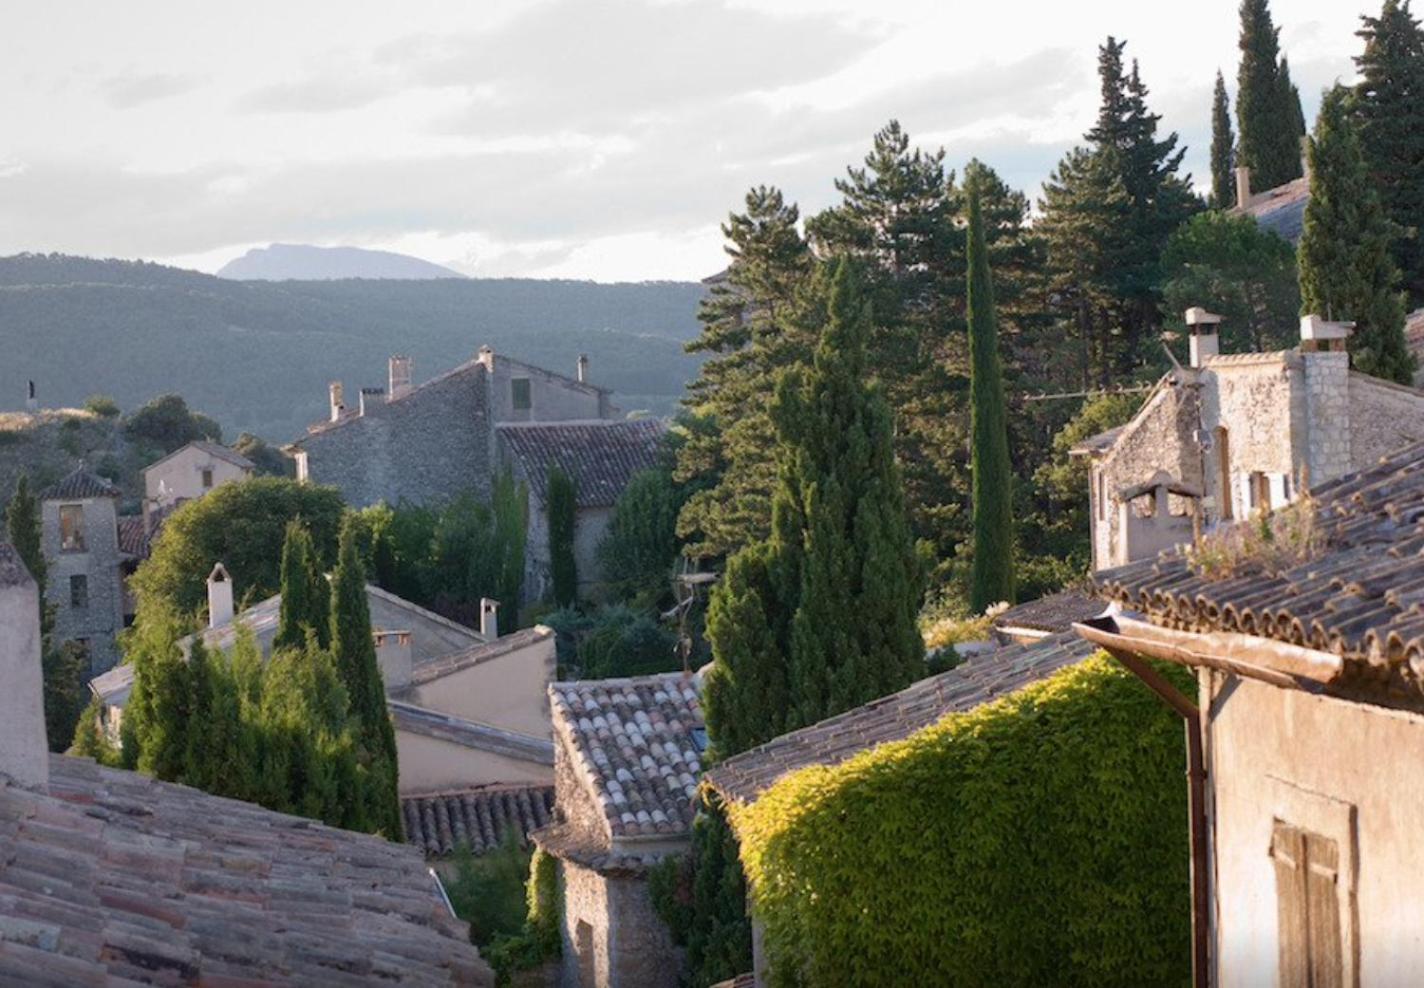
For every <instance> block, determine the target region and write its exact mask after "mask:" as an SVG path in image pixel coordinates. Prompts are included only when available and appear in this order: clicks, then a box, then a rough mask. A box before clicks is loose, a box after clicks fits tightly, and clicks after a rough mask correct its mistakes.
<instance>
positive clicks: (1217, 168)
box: [1211, 70, 1236, 209]
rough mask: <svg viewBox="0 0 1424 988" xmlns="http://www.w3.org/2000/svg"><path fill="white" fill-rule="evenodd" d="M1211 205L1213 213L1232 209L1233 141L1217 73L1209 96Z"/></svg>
mask: <svg viewBox="0 0 1424 988" xmlns="http://www.w3.org/2000/svg"><path fill="white" fill-rule="evenodd" d="M1211 204H1212V205H1213V206H1214V207H1216V208H1217V209H1230V208H1231V207H1232V206H1234V205H1236V137H1235V135H1233V134H1232V133H1231V104H1230V102H1229V101H1228V100H1227V98H1226V80H1225V79H1223V78H1222V76H1221V71H1220V70H1218V71H1217V73H1216V88H1215V89H1214V90H1213V91H1212V95H1211Z"/></svg>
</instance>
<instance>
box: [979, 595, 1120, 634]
mask: <svg viewBox="0 0 1424 988" xmlns="http://www.w3.org/2000/svg"><path fill="white" fill-rule="evenodd" d="M1106 608H1107V604H1106V603H1104V602H1103V600H1102V599H1101V598H1098V597H1094V596H1092V595H1091V594H1086V593H1078V592H1076V591H1073V590H1064V591H1061V592H1060V593H1055V594H1049V595H1048V596H1047V597H1040V598H1038V599H1037V600H1030V601H1026V602H1025V603H1022V604H1016V605H1015V606H1013V607H1010V608H1009V609H1008V610H1006V611H1004V612H1002V613H1001V614H999V616H998V617H996V618H994V627H995V628H998V629H1000V630H1003V629H1006V628H1027V629H1029V630H1030V631H1044V632H1049V633H1052V634H1058V633H1061V632H1066V631H1070V630H1072V628H1073V625H1074V624H1076V623H1077V622H1079V621H1086V620H1087V619H1088V618H1094V617H1097V616H1098V615H1099V614H1101V613H1103V611H1104V610H1105V609H1106Z"/></svg>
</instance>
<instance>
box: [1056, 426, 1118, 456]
mask: <svg viewBox="0 0 1424 988" xmlns="http://www.w3.org/2000/svg"><path fill="white" fill-rule="evenodd" d="M1125 428H1127V427H1126V426H1125V425H1117V426H1113V427H1112V428H1111V429H1108V430H1106V431H1104V432H1099V433H1098V434H1097V435H1096V436H1089V437H1088V438H1087V439H1084V440H1083V441H1082V442H1080V443H1078V444H1077V445H1076V446H1074V447H1073V448H1072V449H1070V450H1069V451H1068V453H1069V455H1070V456H1083V455H1085V454H1086V455H1091V454H1093V453H1102V452H1104V451H1106V450H1109V449H1112V445H1113V443H1115V442H1117V437H1118V436H1120V435H1122V430H1123V429H1125Z"/></svg>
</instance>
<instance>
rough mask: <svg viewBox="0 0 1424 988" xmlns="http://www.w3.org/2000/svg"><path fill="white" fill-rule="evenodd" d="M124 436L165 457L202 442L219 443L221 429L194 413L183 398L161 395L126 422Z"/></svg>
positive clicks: (174, 395) (130, 416)
mask: <svg viewBox="0 0 1424 988" xmlns="http://www.w3.org/2000/svg"><path fill="white" fill-rule="evenodd" d="M124 435H125V436H127V437H128V439H129V441H131V442H135V443H141V444H144V445H147V446H150V447H152V448H154V449H156V450H157V451H158V452H159V453H160V454H165V453H171V452H173V451H174V450H175V449H178V448H179V447H181V446H186V445H187V444H188V443H191V442H194V441H195V440H199V439H206V440H208V441H210V442H215V443H220V442H222V427H221V426H219V425H218V424H217V422H215V421H213V420H212V419H211V418H209V417H208V416H206V415H203V414H202V413H200V412H194V411H191V410H190V409H189V408H188V403H187V402H186V401H184V400H183V396H182V395H176V394H162V395H159V396H158V397H157V398H154V399H152V400H151V401H149V402H148V403H147V404H146V405H144V406H143V407H142V408H140V409H138V410H137V411H135V412H133V413H131V414H130V415H129V416H128V417H127V418H125V419H124Z"/></svg>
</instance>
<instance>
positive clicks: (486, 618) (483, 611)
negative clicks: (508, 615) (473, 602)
mask: <svg viewBox="0 0 1424 988" xmlns="http://www.w3.org/2000/svg"><path fill="white" fill-rule="evenodd" d="M480 637H482V638H484V640H485V641H487V642H492V641H494V640H495V639H496V638H498V637H499V601H497V600H490V599H489V598H488V597H481V598H480Z"/></svg>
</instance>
